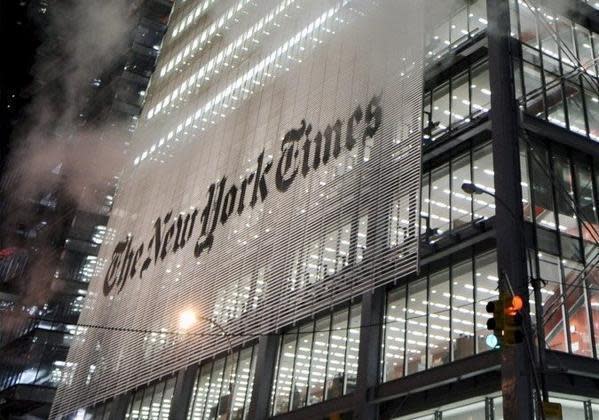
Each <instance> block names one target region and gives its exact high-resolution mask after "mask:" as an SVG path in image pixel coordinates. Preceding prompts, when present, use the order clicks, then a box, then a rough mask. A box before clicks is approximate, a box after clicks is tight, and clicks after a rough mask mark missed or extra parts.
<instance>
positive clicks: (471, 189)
mask: <svg viewBox="0 0 599 420" xmlns="http://www.w3.org/2000/svg"><path fill="white" fill-rule="evenodd" d="M462 191H464V192H465V193H466V194H470V195H474V194H476V195H482V194H487V195H488V196H491V197H493V198H494V199H495V201H497V203H499V204H500V205H501V206H503V208H504V209H506V210H507V211H508V212H509V214H510V215H511V216H512V219H513V221H514V223H521V222H522V221H521V220H519V219H518V218H517V217H516V215H515V214H514V213H513V212H512V210H511V209H510V207H509V206H508V205H507V204H505V203H504V202H503V201H502V200H500V199H499V198H498V197H497V196H496V195H495V194H494V193H492V192H491V191H487V190H485V189H484V188H481V187H479V186H478V185H476V184H474V183H472V182H464V183H463V184H462ZM531 275H532V273H531ZM531 283H532V288H533V293H534V296H535V318H536V321H537V346H538V351H539V368H540V370H541V390H542V393H543V401H549V394H548V393H547V387H546V385H545V370H544V369H545V357H544V351H545V331H544V327H543V305H542V303H541V302H542V296H541V288H540V286H539V283H540V282H539V280H538V279H531Z"/></svg>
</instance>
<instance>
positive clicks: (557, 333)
mask: <svg viewBox="0 0 599 420" xmlns="http://www.w3.org/2000/svg"><path fill="white" fill-rule="evenodd" d="M538 258H539V274H540V276H541V279H542V280H545V281H546V282H547V284H546V286H545V287H544V288H543V290H542V291H541V292H542V293H543V297H545V298H546V299H545V302H544V303H543V319H544V325H545V341H546V342H547V346H548V347H549V348H550V349H552V350H559V351H567V350H568V342H567V339H566V330H565V328H564V316H563V307H562V298H561V293H562V288H561V276H560V267H559V259H558V258H557V257H555V256H553V255H548V254H545V253H540V252H539V254H538Z"/></svg>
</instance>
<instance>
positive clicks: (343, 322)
mask: <svg viewBox="0 0 599 420" xmlns="http://www.w3.org/2000/svg"><path fill="white" fill-rule="evenodd" d="M348 315H349V314H348V310H343V311H339V312H335V313H334V314H333V324H332V328H331V329H332V331H331V338H330V344H329V357H328V365H327V382H326V391H325V397H326V399H327V400H329V399H331V398H337V397H340V396H341V395H343V384H344V382H345V343H346V340H347V323H348Z"/></svg>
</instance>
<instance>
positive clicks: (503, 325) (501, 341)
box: [486, 294, 524, 348]
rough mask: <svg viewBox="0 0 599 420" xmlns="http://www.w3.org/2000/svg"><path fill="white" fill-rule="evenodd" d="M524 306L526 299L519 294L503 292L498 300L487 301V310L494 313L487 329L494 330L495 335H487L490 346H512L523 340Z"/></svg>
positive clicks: (488, 321)
mask: <svg viewBox="0 0 599 420" xmlns="http://www.w3.org/2000/svg"><path fill="white" fill-rule="evenodd" d="M523 308H524V299H523V298H522V297H521V296H519V295H515V296H505V295H503V294H501V295H500V296H499V299H498V300H494V301H491V302H488V303H487V307H486V309H487V312H488V313H490V314H493V317H492V318H489V319H488V320H487V329H488V330H491V331H493V335H490V336H488V337H487V345H488V346H489V347H491V348H495V347H497V346H502V345H506V346H511V345H514V344H517V343H521V342H522V339H523V338H524V334H523V333H522V313H521V311H522V309H523Z"/></svg>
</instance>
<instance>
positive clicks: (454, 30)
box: [449, 7, 468, 48]
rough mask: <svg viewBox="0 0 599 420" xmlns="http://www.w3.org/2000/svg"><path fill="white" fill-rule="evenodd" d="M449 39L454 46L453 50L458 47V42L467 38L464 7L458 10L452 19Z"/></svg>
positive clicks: (466, 13)
mask: <svg viewBox="0 0 599 420" xmlns="http://www.w3.org/2000/svg"><path fill="white" fill-rule="evenodd" d="M449 37H450V42H451V43H452V44H454V48H455V47H457V46H458V42H460V41H462V40H465V39H466V38H467V37H468V11H467V10H466V7H463V8H462V9H460V10H459V11H458V12H457V13H456V14H455V15H454V16H453V17H452V19H451V26H450V36H449Z"/></svg>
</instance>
